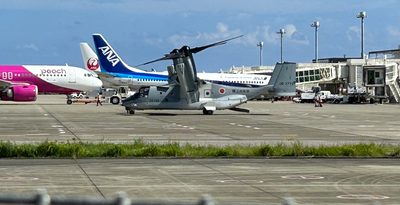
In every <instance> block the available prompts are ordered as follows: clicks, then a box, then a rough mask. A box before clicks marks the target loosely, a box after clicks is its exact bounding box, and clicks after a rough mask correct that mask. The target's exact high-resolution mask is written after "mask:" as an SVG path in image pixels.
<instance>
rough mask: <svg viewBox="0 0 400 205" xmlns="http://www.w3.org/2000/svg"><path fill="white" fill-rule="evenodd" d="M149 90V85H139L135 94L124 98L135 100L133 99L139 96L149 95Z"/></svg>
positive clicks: (145, 96)
mask: <svg viewBox="0 0 400 205" xmlns="http://www.w3.org/2000/svg"><path fill="white" fill-rule="evenodd" d="M149 91H150V87H149V86H146V87H141V88H140V89H139V90H138V91H137V92H136V93H135V94H133V95H131V96H130V97H128V98H127V99H126V100H135V99H139V98H147V96H148V95H149Z"/></svg>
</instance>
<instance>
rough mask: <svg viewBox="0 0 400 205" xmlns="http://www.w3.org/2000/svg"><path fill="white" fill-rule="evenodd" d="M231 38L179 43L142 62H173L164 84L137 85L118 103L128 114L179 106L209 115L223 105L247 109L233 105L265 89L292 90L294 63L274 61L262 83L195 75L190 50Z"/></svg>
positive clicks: (278, 93) (271, 91)
mask: <svg viewBox="0 0 400 205" xmlns="http://www.w3.org/2000/svg"><path fill="white" fill-rule="evenodd" d="M232 39H235V38H232ZM232 39H228V40H225V41H220V42H217V43H213V44H209V45H206V46H201V47H195V48H190V47H188V46H183V47H182V48H181V49H175V50H173V51H171V52H170V53H169V54H166V55H165V56H164V57H162V58H159V59H157V60H154V61H150V62H147V63H144V64H142V65H145V64H149V63H153V62H156V61H160V60H169V59H171V60H172V61H173V66H169V67H168V86H144V87H141V88H140V89H139V91H138V92H137V93H135V94H134V95H132V96H131V97H129V98H127V99H125V100H123V101H122V105H123V106H125V109H126V110H127V112H128V113H130V114H134V113H135V110H145V109H179V110H203V114H205V115H211V114H213V112H214V111H215V110H223V109H231V110H234V111H242V112H249V110H246V109H243V108H237V106H238V105H240V104H243V103H245V102H247V100H251V99H253V98H255V97H257V96H259V95H260V94H265V93H267V94H269V95H271V96H291V95H294V94H295V91H296V87H295V84H296V64H294V63H283V64H282V63H278V64H276V66H275V69H274V71H273V74H272V77H271V80H270V81H269V83H268V85H265V86H259V87H242V86H232V85H230V86H227V85H222V84H218V83H212V82H207V81H205V80H201V79H199V78H198V77H197V72H196V66H195V63H194V59H193V53H197V52H200V51H202V50H204V49H207V48H210V47H213V46H218V45H222V44H225V43H226V42H227V41H229V40H232Z"/></svg>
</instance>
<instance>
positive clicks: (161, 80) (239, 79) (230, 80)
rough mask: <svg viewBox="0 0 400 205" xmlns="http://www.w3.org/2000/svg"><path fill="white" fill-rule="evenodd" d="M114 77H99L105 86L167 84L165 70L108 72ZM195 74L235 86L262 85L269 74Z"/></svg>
mask: <svg viewBox="0 0 400 205" xmlns="http://www.w3.org/2000/svg"><path fill="white" fill-rule="evenodd" d="M109 74H110V75H113V76H114V77H112V78H110V77H102V76H101V75H100V79H101V80H102V81H103V82H104V83H105V84H106V86H126V85H128V86H129V87H130V88H131V89H134V90H136V89H139V88H140V87H142V86H161V85H166V84H168V73H167V72H132V73H130V74H125V73H109ZM197 76H198V77H199V78H200V79H202V80H205V81H208V82H212V83H216V84H220V85H226V86H236V87H262V86H265V85H267V84H268V82H269V80H270V78H271V76H269V75H255V74H229V73H197Z"/></svg>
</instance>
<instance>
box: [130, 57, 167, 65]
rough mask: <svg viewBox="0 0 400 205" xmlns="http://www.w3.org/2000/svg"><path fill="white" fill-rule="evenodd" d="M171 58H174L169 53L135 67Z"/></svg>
mask: <svg viewBox="0 0 400 205" xmlns="http://www.w3.org/2000/svg"><path fill="white" fill-rule="evenodd" d="M169 59H172V58H170V57H169V55H166V56H164V57H162V58H159V59H156V60H152V61H149V62H146V63H142V64H140V65H136V66H135V67H140V66H142V65H147V64H150V63H155V62H157V61H163V60H169Z"/></svg>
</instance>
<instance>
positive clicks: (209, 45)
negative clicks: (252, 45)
mask: <svg viewBox="0 0 400 205" xmlns="http://www.w3.org/2000/svg"><path fill="white" fill-rule="evenodd" d="M242 36H243V35H240V36H236V37H233V38H229V39H226V40H223V41H219V42H216V43H212V44H208V45H205V46H200V47H195V48H192V49H190V52H191V53H198V52H200V51H202V50H204V49H207V48H211V47H214V46H219V45H223V44H225V43H226V42H228V41H231V40H234V39H237V38H240V37H242Z"/></svg>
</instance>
